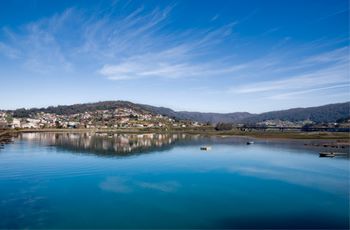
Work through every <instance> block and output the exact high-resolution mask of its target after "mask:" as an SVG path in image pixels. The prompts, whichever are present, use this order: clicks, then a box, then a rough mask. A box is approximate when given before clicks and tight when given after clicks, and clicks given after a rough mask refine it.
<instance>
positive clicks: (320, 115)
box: [13, 101, 350, 124]
mask: <svg viewBox="0 0 350 230" xmlns="http://www.w3.org/2000/svg"><path fill="white" fill-rule="evenodd" d="M120 107H127V108H132V109H134V110H138V111H145V112H151V113H154V114H161V115H165V116H168V117H171V118H176V119H178V120H193V121H199V122H210V123H212V124H215V123H218V122H224V123H255V122H259V121H264V120H275V119H278V120H289V121H301V120H307V119H310V120H312V121H314V122H335V121H336V120H338V119H342V118H345V117H349V115H350V102H345V103H338V104H329V105H324V106H318V107H309V108H295V109H288V110H281V111H273V112H267V113H261V114H251V113H247V112H235V113H201V112H187V111H174V110H172V109H169V108H164V107H156V106H151V105H143V104H135V103H132V102H128V101H103V102H96V103H85V104H75V105H64V106H55V107H53V106H50V107H47V108H33V109H28V110H26V109H17V110H15V111H13V112H14V116H15V117H27V116H28V115H29V114H34V113H38V112H46V113H56V114H61V115H63V114H75V113H83V112H87V111H96V110H110V109H116V108H120Z"/></svg>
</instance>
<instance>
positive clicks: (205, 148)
mask: <svg viewBox="0 0 350 230" xmlns="http://www.w3.org/2000/svg"><path fill="white" fill-rule="evenodd" d="M200 149H201V150H204V151H208V150H210V149H211V147H210V146H202V147H201V148H200Z"/></svg>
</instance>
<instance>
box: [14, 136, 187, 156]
mask: <svg viewBox="0 0 350 230" xmlns="http://www.w3.org/2000/svg"><path fill="white" fill-rule="evenodd" d="M21 138H22V139H27V140H37V141H38V142H39V143H41V144H44V145H53V146H57V147H63V148H70V149H75V150H77V151H89V152H94V153H101V152H102V153H104V154H117V155H130V154H133V153H141V152H145V151H149V150H152V149H154V148H164V147H167V146H170V145H171V144H173V143H174V142H176V141H177V140H180V139H186V138H187V136H186V135H185V134H181V135H179V134H154V133H150V134H110V135H107V134H106V133H101V134H98V133H97V134H92V133H81V134H76V133H24V134H22V135H21Z"/></svg>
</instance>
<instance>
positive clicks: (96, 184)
mask: <svg viewBox="0 0 350 230" xmlns="http://www.w3.org/2000/svg"><path fill="white" fill-rule="evenodd" d="M246 141H247V139H240V138H205V137H199V136H186V135H152V134H149V135H129V136H128V135H115V136H101V135H90V134H22V135H21V136H19V137H18V138H16V139H15V140H14V142H13V143H12V144H8V145H5V146H4V148H2V149H0V228H22V229H23V228H45V229H47V228H56V229H57V228H90V229H91V228H99V229H101V228H318V229H319V228H331V229H334V228H349V159H348V158H319V157H318V151H319V150H318V149H314V148H307V147H305V146H304V145H303V144H301V143H299V142H297V143H290V142H284V143H278V142H266V141H257V142H256V143H255V144H253V145H246ZM203 144H209V145H211V146H212V149H211V150H210V151H201V150H200V149H199V148H200V146H202V145H203ZM346 151H348V150H346Z"/></svg>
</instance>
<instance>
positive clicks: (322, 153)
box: [320, 152, 349, 157]
mask: <svg viewBox="0 0 350 230" xmlns="http://www.w3.org/2000/svg"><path fill="white" fill-rule="evenodd" d="M348 155H349V153H335V152H320V157H336V156H348Z"/></svg>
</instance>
